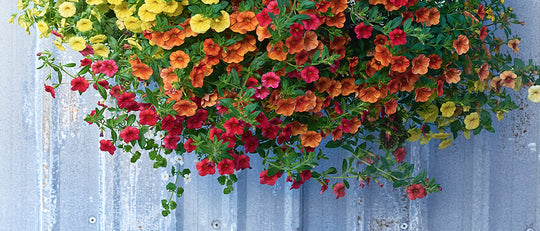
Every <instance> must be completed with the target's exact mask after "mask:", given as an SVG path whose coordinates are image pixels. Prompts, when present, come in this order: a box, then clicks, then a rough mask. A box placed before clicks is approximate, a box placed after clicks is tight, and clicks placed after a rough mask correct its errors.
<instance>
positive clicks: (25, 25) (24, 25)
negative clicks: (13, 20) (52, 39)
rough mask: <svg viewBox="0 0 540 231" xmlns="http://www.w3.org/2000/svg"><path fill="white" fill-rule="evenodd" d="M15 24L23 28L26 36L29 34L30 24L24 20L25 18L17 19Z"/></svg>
mask: <svg viewBox="0 0 540 231" xmlns="http://www.w3.org/2000/svg"><path fill="white" fill-rule="evenodd" d="M17 22H18V23H19V26H20V27H22V28H24V30H26V33H27V34H30V30H29V29H30V22H29V21H28V20H26V19H25V17H19V20H17Z"/></svg>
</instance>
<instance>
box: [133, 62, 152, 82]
mask: <svg viewBox="0 0 540 231" xmlns="http://www.w3.org/2000/svg"><path fill="white" fill-rule="evenodd" d="M131 71H132V72H131V73H132V74H133V75H134V76H137V77H139V78H141V79H144V80H147V79H149V78H150V76H152V73H154V71H153V70H152V68H151V67H149V66H148V65H146V64H144V63H138V64H135V65H133V66H132V67H131Z"/></svg>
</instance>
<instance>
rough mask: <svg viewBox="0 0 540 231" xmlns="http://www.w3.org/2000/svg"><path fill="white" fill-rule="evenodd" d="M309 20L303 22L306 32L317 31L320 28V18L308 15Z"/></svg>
mask: <svg viewBox="0 0 540 231" xmlns="http://www.w3.org/2000/svg"><path fill="white" fill-rule="evenodd" d="M308 16H309V19H304V20H302V23H303V24H304V29H306V30H316V29H317V28H319V18H317V16H316V15H313V14H308Z"/></svg>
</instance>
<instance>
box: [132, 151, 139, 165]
mask: <svg viewBox="0 0 540 231" xmlns="http://www.w3.org/2000/svg"><path fill="white" fill-rule="evenodd" d="M139 158H141V153H140V152H139V151H136V152H135V153H134V154H133V156H131V163H135V162H137V160H139Z"/></svg>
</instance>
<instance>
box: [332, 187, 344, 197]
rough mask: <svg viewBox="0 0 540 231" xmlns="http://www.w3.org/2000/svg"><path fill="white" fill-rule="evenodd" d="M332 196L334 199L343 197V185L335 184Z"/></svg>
mask: <svg viewBox="0 0 540 231" xmlns="http://www.w3.org/2000/svg"><path fill="white" fill-rule="evenodd" d="M334 194H335V195H336V199H338V198H340V197H344V196H345V185H344V184H343V183H337V184H336V185H335V186H334Z"/></svg>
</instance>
